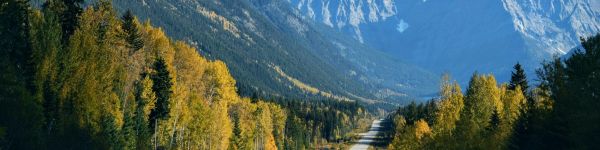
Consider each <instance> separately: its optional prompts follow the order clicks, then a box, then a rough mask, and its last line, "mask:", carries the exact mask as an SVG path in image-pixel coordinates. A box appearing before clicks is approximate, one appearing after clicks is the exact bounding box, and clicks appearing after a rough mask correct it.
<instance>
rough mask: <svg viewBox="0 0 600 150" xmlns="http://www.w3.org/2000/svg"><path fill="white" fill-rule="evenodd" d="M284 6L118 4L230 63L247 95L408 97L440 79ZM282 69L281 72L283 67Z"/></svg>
mask: <svg viewBox="0 0 600 150" xmlns="http://www.w3.org/2000/svg"><path fill="white" fill-rule="evenodd" d="M288 6H289V3H286V2H285V1H268V0H250V1H233V0H224V1H185V0H167V1H149V0H146V1H143V0H135V1H125V0H118V1H115V7H116V8H117V9H119V10H121V11H123V10H125V9H130V10H132V11H133V12H135V13H136V14H139V16H140V19H142V20H146V19H150V20H152V22H153V24H155V25H157V26H161V27H164V29H165V32H166V33H167V34H169V35H172V36H173V37H175V38H176V39H181V40H184V41H187V42H188V43H191V44H193V45H194V46H196V47H198V49H199V50H200V52H201V53H202V54H204V55H205V56H207V57H209V58H211V59H220V60H223V61H225V62H226V63H227V64H228V65H229V67H230V69H231V72H232V74H233V76H234V78H235V79H237V80H238V81H239V82H238V87H240V93H242V95H247V96H249V95H252V94H253V93H256V92H258V93H259V94H260V95H266V96H283V97H305V96H311V95H315V93H316V95H320V96H325V97H329V96H333V97H337V99H349V100H363V101H368V102H372V101H373V100H380V99H387V100H395V101H397V102H401V101H399V100H408V99H412V98H416V97H422V96H428V95H431V94H433V93H435V88H436V87H437V80H438V77H437V75H435V74H432V73H430V72H428V71H426V70H423V69H420V68H418V67H414V66H411V65H407V64H405V63H403V62H402V61H399V60H398V59H394V58H392V57H389V56H387V55H386V54H383V53H381V52H379V51H376V50H374V49H372V48H369V47H366V46H364V45H362V44H360V43H359V42H356V41H355V40H353V39H352V38H347V37H346V36H344V35H342V34H339V33H338V32H337V31H334V30H331V29H328V28H325V27H324V26H322V25H320V24H314V23H313V22H310V21H305V20H303V19H302V17H301V15H300V14H296V13H294V12H293V11H292V9H290V8H289V7H288ZM277 68H279V69H277Z"/></svg>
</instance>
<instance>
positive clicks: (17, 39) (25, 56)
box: [0, 0, 33, 91]
mask: <svg viewBox="0 0 600 150" xmlns="http://www.w3.org/2000/svg"><path fill="white" fill-rule="evenodd" d="M30 14H31V12H30V6H29V2H28V1H27V0H4V1H2V4H0V20H1V21H0V51H2V53H1V54H2V55H3V56H7V57H8V58H6V59H8V61H11V64H13V65H14V67H15V69H16V71H18V72H19V73H20V74H19V76H21V77H23V78H24V80H23V81H26V88H27V89H28V90H30V91H33V83H32V82H31V81H32V78H33V70H32V65H31V60H30V59H31V56H32V49H31V42H30V40H31V39H30V28H31V24H30V21H29V18H30V17H29V16H30Z"/></svg>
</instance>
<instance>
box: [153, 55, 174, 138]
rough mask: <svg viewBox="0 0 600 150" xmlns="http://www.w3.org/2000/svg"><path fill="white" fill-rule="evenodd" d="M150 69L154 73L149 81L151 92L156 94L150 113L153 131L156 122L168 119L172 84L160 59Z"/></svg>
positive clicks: (165, 66) (169, 75)
mask: <svg viewBox="0 0 600 150" xmlns="http://www.w3.org/2000/svg"><path fill="white" fill-rule="evenodd" d="M152 69H154V71H155V72H154V73H152V74H151V75H150V79H152V82H153V84H152V91H154V93H155V94H156V103H155V104H154V106H155V107H154V109H152V111H150V127H151V129H152V130H154V128H155V126H156V122H157V120H159V119H167V118H169V111H170V107H169V101H170V99H171V96H172V94H173V90H172V89H171V88H172V86H173V83H172V81H171V80H172V78H171V74H170V73H169V70H168V69H167V63H166V62H165V60H164V59H163V58H162V57H160V58H158V59H157V60H156V62H154V65H153V66H152Z"/></svg>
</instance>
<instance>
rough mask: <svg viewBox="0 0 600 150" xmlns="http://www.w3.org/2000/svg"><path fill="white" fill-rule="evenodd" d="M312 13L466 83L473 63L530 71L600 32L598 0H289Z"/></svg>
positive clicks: (505, 71)
mask: <svg viewBox="0 0 600 150" xmlns="http://www.w3.org/2000/svg"><path fill="white" fill-rule="evenodd" d="M289 2H290V7H292V8H294V9H296V10H297V11H298V12H299V13H300V14H303V15H304V16H305V18H306V19H308V20H314V21H315V22H320V23H321V24H324V25H327V26H329V27H331V28H334V29H337V30H339V31H342V32H345V33H346V34H348V35H351V36H353V37H355V39H357V40H359V41H363V42H364V43H367V44H369V45H371V46H373V47H375V48H378V49H381V50H384V51H386V52H388V53H391V54H393V55H394V56H395V57H397V58H400V59H402V60H406V61H407V62H409V63H412V64H417V65H419V66H421V67H424V68H427V69H430V70H432V71H435V72H446V71H449V72H450V73H452V74H453V75H455V76H456V77H457V78H458V79H459V80H461V81H462V82H463V83H466V81H467V80H468V78H469V76H470V75H471V74H472V73H473V72H474V71H479V72H484V73H495V74H496V75H498V76H499V77H500V79H501V80H506V79H508V75H509V69H510V68H511V66H512V65H513V64H514V63H516V62H517V61H520V62H521V63H524V64H525V67H526V68H528V71H529V72H530V73H531V72H532V71H533V69H534V68H535V67H536V66H538V64H539V62H540V61H541V60H543V59H547V58H549V57H550V56H552V55H555V54H558V55H562V54H564V53H565V52H566V51H568V50H569V49H571V48H573V47H574V46H576V44H577V43H578V42H579V37H582V36H583V37H587V36H590V35H594V34H595V33H597V32H600V19H599V18H600V13H599V12H600V4H599V3H600V2H598V1H595V0H551V1H550V0H486V1H467V0H455V1H443V0H366V1H355V0H339V1H338V0H323V1H313V0H289Z"/></svg>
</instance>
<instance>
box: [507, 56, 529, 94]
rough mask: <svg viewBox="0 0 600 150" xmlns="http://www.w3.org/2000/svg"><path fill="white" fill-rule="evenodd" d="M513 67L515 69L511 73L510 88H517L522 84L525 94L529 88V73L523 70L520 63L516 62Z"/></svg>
mask: <svg viewBox="0 0 600 150" xmlns="http://www.w3.org/2000/svg"><path fill="white" fill-rule="evenodd" d="M513 68H514V71H513V72H512V73H511V77H510V83H509V84H508V89H509V90H515V89H516V88H517V86H520V87H521V91H523V94H526V93H527V89H529V85H528V83H527V75H525V70H523V67H522V66H521V64H519V63H517V64H515V66H514V67H513Z"/></svg>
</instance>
